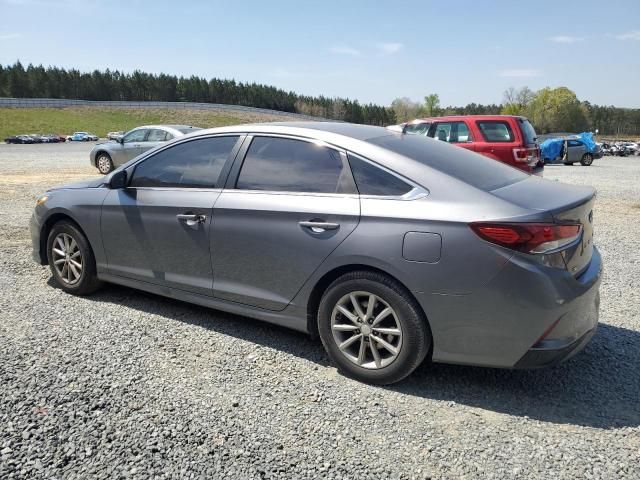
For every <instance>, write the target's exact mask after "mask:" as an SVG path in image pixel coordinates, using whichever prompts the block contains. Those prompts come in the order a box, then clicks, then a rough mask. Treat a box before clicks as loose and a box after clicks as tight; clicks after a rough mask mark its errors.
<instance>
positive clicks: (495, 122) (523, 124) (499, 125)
mask: <svg viewBox="0 0 640 480" xmlns="http://www.w3.org/2000/svg"><path fill="white" fill-rule="evenodd" d="M402 131H403V133H406V134H413V135H426V136H429V137H432V138H435V139H437V140H442V141H443V142H449V143H453V144H455V145H457V146H459V147H462V148H466V149H467V150H472V151H474V152H478V153H480V154H482V155H485V156H487V157H489V158H493V159H494V160H499V161H500V162H504V163H507V164H509V165H511V166H513V167H516V168H519V169H521V170H524V171H525V172H529V173H535V174H538V175H541V174H542V171H543V169H544V162H543V161H542V159H541V157H540V148H539V146H538V142H537V134H536V131H535V129H534V128H533V126H532V125H531V123H529V120H527V119H526V118H525V117H519V116H514V115H454V116H449V117H434V118H420V119H417V120H413V121H412V122H409V123H406V124H404V125H402Z"/></svg>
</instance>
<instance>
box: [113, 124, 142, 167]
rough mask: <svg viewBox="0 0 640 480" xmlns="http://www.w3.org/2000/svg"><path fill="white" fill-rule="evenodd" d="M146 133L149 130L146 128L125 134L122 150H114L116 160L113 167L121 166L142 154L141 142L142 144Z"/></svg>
mask: <svg viewBox="0 0 640 480" xmlns="http://www.w3.org/2000/svg"><path fill="white" fill-rule="evenodd" d="M148 132H149V130H148V129H147V128H137V129H135V130H131V131H130V132H127V134H126V135H125V136H124V137H122V144H121V145H122V148H117V149H116V150H115V152H116V156H117V157H118V158H117V160H114V165H122V164H123V163H126V162H128V161H129V160H131V159H132V158H134V157H137V156H138V155H140V154H141V153H142V142H144V140H145V138H146V137H147V133H148Z"/></svg>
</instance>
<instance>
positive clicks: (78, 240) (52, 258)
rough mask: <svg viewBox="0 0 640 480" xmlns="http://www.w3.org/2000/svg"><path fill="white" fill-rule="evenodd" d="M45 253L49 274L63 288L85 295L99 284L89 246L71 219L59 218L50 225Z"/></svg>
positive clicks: (66, 290)
mask: <svg viewBox="0 0 640 480" xmlns="http://www.w3.org/2000/svg"><path fill="white" fill-rule="evenodd" d="M47 255H48V259H49V267H50V268H51V273H52V274H53V278H54V280H55V282H56V284H57V285H58V286H59V287H60V288H62V289H63V290H64V291H65V292H68V293H73V294H75V295H88V294H90V293H93V292H94V291H96V290H97V289H98V288H99V287H100V281H99V280H98V276H97V274H96V260H95V257H94V256H93V250H91V246H90V245H89V242H88V241H87V239H86V238H85V236H84V234H83V233H82V232H81V231H80V230H79V229H78V227H77V226H76V225H75V224H74V223H72V222H69V221H66V220H63V221H60V222H58V223H56V224H55V225H54V226H53V228H52V229H51V232H49V237H48V239H47Z"/></svg>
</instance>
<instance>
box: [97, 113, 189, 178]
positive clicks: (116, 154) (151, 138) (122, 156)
mask: <svg viewBox="0 0 640 480" xmlns="http://www.w3.org/2000/svg"><path fill="white" fill-rule="evenodd" d="M196 130H199V128H197V127H192V126H189V125H145V126H142V127H137V128H134V129H133V130H129V131H128V132H127V133H125V134H124V135H123V136H121V137H118V138H116V139H114V140H112V141H109V142H104V143H99V144H98V145H96V146H95V147H94V148H93V149H92V150H91V153H90V154H89V161H90V162H91V165H92V166H94V167H96V168H97V169H98V170H99V171H100V173H102V174H103V175H106V174H107V173H109V172H111V171H112V170H113V169H114V168H115V167H118V166H120V165H122V164H123V163H125V162H128V161H129V160H131V159H132V158H134V157H137V156H138V155H140V154H141V153H144V152H146V151H147V150H151V149H152V148H154V147H157V146H158V145H161V144H162V143H164V142H168V141H169V140H173V139H174V138H177V137H181V136H183V135H186V134H187V133H192V132H195V131H196Z"/></svg>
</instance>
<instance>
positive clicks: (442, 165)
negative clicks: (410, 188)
mask: <svg viewBox="0 0 640 480" xmlns="http://www.w3.org/2000/svg"><path fill="white" fill-rule="evenodd" d="M367 141H368V142H369V143H372V144H374V145H378V146H379V147H382V148H386V149H388V150H390V151H392V152H394V153H397V154H400V155H404V156H405V157H408V158H411V159H413V160H415V161H417V162H420V163H422V164H423V165H427V166H428V167H431V168H434V169H436V170H439V171H440V172H442V173H444V174H446V175H449V176H451V177H453V178H456V179H458V180H460V181H463V182H465V183H467V184H469V185H472V186H474V187H476V188H479V189H481V190H485V191H491V190H495V189H496V188H500V187H504V186H506V185H510V184H512V183H515V182H519V181H521V180H524V179H526V178H527V177H528V176H529V175H528V174H526V173H524V172H522V171H520V170H517V169H516V168H513V167H509V166H507V165H505V164H504V163H502V162H498V161H496V160H492V159H490V158H487V157H484V156H482V155H478V154H477V153H473V152H469V151H467V150H465V149H464V148H457V147H456V148H452V147H450V146H447V145H439V144H438V143H437V142H436V143H435V144H434V142H433V140H431V139H429V138H425V137H420V136H418V135H385V136H382V137H376V138H371V139H369V140H367ZM425 186H426V187H428V185H425Z"/></svg>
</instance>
